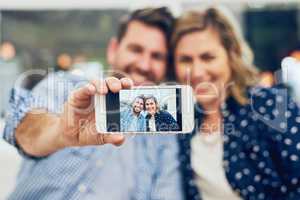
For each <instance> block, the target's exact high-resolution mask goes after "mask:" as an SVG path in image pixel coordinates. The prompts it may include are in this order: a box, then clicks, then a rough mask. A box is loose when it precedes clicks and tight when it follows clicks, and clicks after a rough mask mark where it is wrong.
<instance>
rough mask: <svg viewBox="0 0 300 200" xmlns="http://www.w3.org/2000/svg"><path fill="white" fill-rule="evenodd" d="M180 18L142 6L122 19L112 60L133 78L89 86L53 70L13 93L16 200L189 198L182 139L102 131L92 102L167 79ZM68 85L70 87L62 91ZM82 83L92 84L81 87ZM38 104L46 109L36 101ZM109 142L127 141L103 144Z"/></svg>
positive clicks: (9, 137) (10, 126)
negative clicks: (18, 162) (18, 157)
mask: <svg viewBox="0 0 300 200" xmlns="http://www.w3.org/2000/svg"><path fill="white" fill-rule="evenodd" d="M173 21H174V19H173V17H172V15H171V14H170V12H169V11H168V10H167V9H166V8H149V9H141V10H136V11H134V12H133V13H131V14H130V15H129V16H128V17H127V18H126V19H125V20H124V21H122V23H121V25H120V27H119V32H118V36H117V38H112V39H111V41H110V43H109V45H108V50H107V60H108V62H109V64H110V65H111V66H113V69H114V71H115V72H118V73H119V74H120V73H121V74H122V76H127V77H128V78H130V79H128V78H123V79H121V80H119V79H117V78H114V77H109V78H106V79H105V80H94V81H92V82H90V83H87V81H84V80H79V79H78V77H73V76H71V75H69V74H65V75H64V76H60V74H50V75H49V76H48V78H47V79H45V80H43V81H42V82H41V83H40V84H39V85H38V86H37V87H36V88H34V89H33V94H31V93H28V92H26V91H23V90H20V91H19V90H17V89H15V90H13V93H12V95H11V96H12V98H11V101H10V102H11V111H10V115H9V118H8V119H7V121H6V127H5V131H4V139H5V140H6V141H8V142H9V143H11V144H12V145H14V146H16V147H17V148H18V150H19V151H20V153H21V154H22V155H23V157H24V161H23V165H22V168H21V171H20V173H19V176H18V179H17V185H16V188H15V190H14V191H13V192H12V194H11V195H10V197H9V199H10V200H19V199H22V200H32V199H39V200H43V199H44V200H47V199H51V200H56V199H80V200H81V199H88V200H93V199H105V200H130V199H143V200H147V199H172V200H176V199H181V198H182V195H181V184H180V175H179V173H178V170H177V169H178V166H179V161H178V160H177V153H178V149H177V146H176V145H174V143H175V142H176V141H175V140H176V139H175V137H167V136H164V137H163V138H155V137H145V136H139V137H133V138H128V139H127V140H126V142H125V143H124V139H125V137H124V136H123V135H105V134H101V133H97V132H96V129H95V113H94V108H93V106H91V105H93V104H92V102H93V101H92V100H93V97H94V95H95V94H102V95H105V94H107V93H108V91H111V92H118V91H119V90H120V89H122V88H129V87H130V86H131V85H132V81H133V83H134V84H135V85H140V84H148V83H149V82H155V83H159V82H161V81H163V80H164V79H165V77H166V71H167V63H168V52H167V50H168V46H169V41H168V38H170V34H171V32H172V28H173ZM131 80H132V81H131ZM49 83H50V84H49ZM62 83H63V85H64V86H67V87H64V88H67V89H66V90H63V91H61V90H60V89H59V85H61V84H62ZM79 83H81V85H82V83H84V84H83V86H81V87H79V88H77V89H76V86H78V85H79ZM32 102H35V103H36V104H35V105H38V107H39V108H40V109H39V110H36V109H34V108H32V107H31V106H29V105H31V104H32ZM107 143H110V144H115V145H121V144H122V143H124V144H123V145H122V146H121V147H119V148H116V147H114V146H111V145H103V144H107ZM146 160H147V162H146ZM146 163H147V164H146Z"/></svg>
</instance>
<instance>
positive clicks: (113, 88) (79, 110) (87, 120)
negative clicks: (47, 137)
mask: <svg viewBox="0 0 300 200" xmlns="http://www.w3.org/2000/svg"><path fill="white" fill-rule="evenodd" d="M132 85H133V84H132V81H131V80H130V79H128V78H122V79H120V80H119V79H117V78H114V77H109V78H107V79H105V80H94V81H91V82H90V83H89V84H87V85H86V86H84V87H81V88H79V89H77V90H75V91H74V92H72V94H71V95H70V97H69V99H68V101H67V102H66V103H65V105H64V112H63V114H62V116H61V119H60V122H61V123H60V127H59V129H60V130H61V131H60V136H59V138H60V142H59V143H60V147H61V148H63V147H68V146H87V145H102V144H108V143H109V144H114V145H121V144H122V143H123V142H124V136H123V135H120V134H101V133H98V132H97V131H96V128H95V110H94V107H93V99H94V96H95V95H96V94H98V95H106V94H107V93H108V92H109V91H110V92H112V93H118V92H119V91H120V90H121V89H129V88H130V87H131V86H132Z"/></svg>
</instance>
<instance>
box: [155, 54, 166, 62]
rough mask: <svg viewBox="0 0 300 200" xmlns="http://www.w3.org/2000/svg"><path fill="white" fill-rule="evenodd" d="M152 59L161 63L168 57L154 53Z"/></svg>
mask: <svg viewBox="0 0 300 200" xmlns="http://www.w3.org/2000/svg"><path fill="white" fill-rule="evenodd" d="M152 58H153V59H155V60H159V61H164V60H165V59H166V56H165V55H163V54H161V53H154V54H153V55H152Z"/></svg>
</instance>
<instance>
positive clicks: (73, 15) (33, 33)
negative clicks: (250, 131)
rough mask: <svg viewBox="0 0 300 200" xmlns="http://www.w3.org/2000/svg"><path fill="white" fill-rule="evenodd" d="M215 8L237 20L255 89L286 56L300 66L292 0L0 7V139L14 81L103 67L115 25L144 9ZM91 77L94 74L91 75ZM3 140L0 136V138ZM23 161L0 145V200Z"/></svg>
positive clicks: (299, 15)
mask: <svg viewBox="0 0 300 200" xmlns="http://www.w3.org/2000/svg"><path fill="white" fill-rule="evenodd" d="M212 2H214V3H215V4H216V2H218V5H224V6H226V7H228V8H229V9H230V10H231V11H232V12H233V13H234V15H235V17H237V19H238V21H239V23H240V25H241V26H242V29H243V34H244V35H245V37H246V39H247V41H248V42H249V44H250V46H251V47H252V48H253V51H254V53H255V64H256V65H257V66H258V68H259V69H260V71H261V84H262V85H264V86H270V85H272V84H273V83H274V80H275V79H274V77H276V76H274V74H275V72H276V71H278V70H279V69H280V64H281V60H282V59H283V58H284V57H286V56H289V55H290V56H294V57H295V58H297V59H300V2H299V1H298V0H239V1H233V0H219V1H209V0H173V1H171V0H159V1H158V0H157V1H153V0H152V1H146V0H128V1H125V0H123V1H108V0H102V1H98V2H96V1H92V0H85V1H83V2H78V1H77V2H73V1H71V0H64V1H58V0H53V1H51V2H50V1H48V2H45V1H43V2H41V1H35V0H27V1H26V2H25V1H23V2H21V1H15V0H10V1H8V0H2V1H1V2H0V81H1V84H0V91H1V93H0V136H1V134H2V129H3V125H4V120H3V118H4V117H5V110H6V109H7V105H8V98H9V91H10V89H11V88H12V86H13V85H14V83H15V81H16V80H17V78H18V77H19V76H20V74H22V73H24V72H28V71H29V70H33V69H35V70H42V71H39V72H45V73H36V74H35V75H32V76H29V78H28V79H27V80H25V81H24V82H23V83H22V84H24V85H23V86H24V87H25V88H27V89H32V88H33V87H34V85H35V84H37V83H38V82H39V81H40V80H41V79H42V78H43V77H44V76H45V75H46V74H47V73H48V72H49V71H60V70H61V71H70V72H72V73H79V74H82V75H84V76H90V75H91V74H95V72H97V73H101V70H103V69H105V68H107V63H106V61H105V49H106V45H107V43H108V41H109V39H110V37H111V36H113V35H115V34H116V28H117V26H118V21H119V18H120V17H121V16H122V15H124V14H126V13H127V12H130V11H131V10H133V9H136V8H139V7H145V6H149V5H152V6H168V7H169V8H170V9H171V10H172V11H173V13H174V14H175V15H177V16H178V15H180V14H181V13H182V12H184V11H185V10H190V9H197V8H201V7H203V6H207V5H210V4H212ZM97 73H96V74H97ZM1 138H2V137H1ZM20 162H21V159H20V157H19V156H18V154H17V153H16V151H15V150H14V149H13V148H12V147H10V146H9V145H7V144H6V143H5V142H4V141H3V140H2V139H0V166H1V170H0V199H4V198H5V196H7V194H8V193H9V191H10V190H11V189H12V188H13V185H14V182H15V181H14V180H15V176H16V172H17V170H18V167H19V165H20Z"/></svg>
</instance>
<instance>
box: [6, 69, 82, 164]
mask: <svg viewBox="0 0 300 200" xmlns="http://www.w3.org/2000/svg"><path fill="white" fill-rule="evenodd" d="M81 83H82V82H79V81H74V80H71V79H69V78H68V77H65V76H60V75H59V74H55V73H53V74H49V75H48V76H47V78H45V79H44V80H42V81H41V82H40V83H39V84H38V85H37V86H36V87H35V88H34V89H33V90H32V91H29V90H26V89H23V88H21V87H15V88H13V89H12V91H11V94H10V99H9V108H8V110H7V117H6V120H5V127H4V133H3V138H4V140H6V141H7V142H8V143H10V144H11V145H13V146H15V147H16V148H17V150H18V151H19V153H20V154H21V155H22V156H24V157H25V158H35V159H37V158H36V157H32V156H30V155H28V154H26V153H25V152H24V151H23V150H22V149H21V148H20V146H19V145H18V144H17V142H16V138H15V130H16V128H17V127H18V125H19V124H20V123H21V122H22V120H23V118H24V117H25V116H26V114H27V113H28V112H30V111H32V110H33V109H42V110H43V111H45V112H51V113H61V112H62V109H63V104H64V102H65V101H66V100H67V98H68V95H69V93H70V91H72V90H73V89H74V88H76V87H77V86H81V85H82V84H81ZM84 83H86V82H84Z"/></svg>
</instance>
